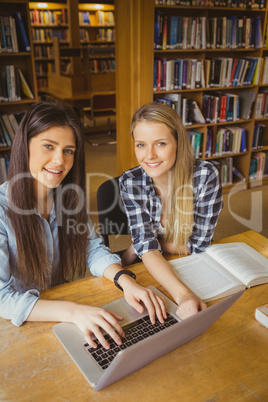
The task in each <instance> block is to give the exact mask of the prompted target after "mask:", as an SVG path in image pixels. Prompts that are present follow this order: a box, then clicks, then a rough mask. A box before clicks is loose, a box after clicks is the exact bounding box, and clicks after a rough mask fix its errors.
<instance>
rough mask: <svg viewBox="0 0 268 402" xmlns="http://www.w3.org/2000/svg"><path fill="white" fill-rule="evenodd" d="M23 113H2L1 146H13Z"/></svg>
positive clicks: (0, 119) (0, 118)
mask: <svg viewBox="0 0 268 402" xmlns="http://www.w3.org/2000/svg"><path fill="white" fill-rule="evenodd" d="M22 115H23V113H22V114H13V113H10V114H3V115H0V148H6V147H11V146H12V142H13V139H14V136H15V134H16V132H17V130H18V125H19V123H20V121H21V118H22Z"/></svg>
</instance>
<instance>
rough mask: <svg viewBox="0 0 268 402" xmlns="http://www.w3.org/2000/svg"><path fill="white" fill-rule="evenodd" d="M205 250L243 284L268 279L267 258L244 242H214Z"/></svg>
mask: <svg viewBox="0 0 268 402" xmlns="http://www.w3.org/2000/svg"><path fill="white" fill-rule="evenodd" d="M206 252H207V253H208V254H209V255H211V256H213V258H215V259H216V260H217V261H218V262H219V263H220V264H222V265H223V266H224V267H225V268H226V269H228V271H230V272H231V273H232V274H233V275H235V276H236V277H237V278H238V279H239V280H240V281H242V282H243V283H244V284H245V285H249V284H252V283H251V282H253V283H254V284H260V283H264V282H267V281H268V259H267V258H265V257H264V256H263V255H261V254H260V253H258V252H257V251H256V250H254V249H253V248H252V247H250V246H248V245H247V244H246V243H226V244H215V245H212V246H210V247H209V248H208V249H207V251H206Z"/></svg>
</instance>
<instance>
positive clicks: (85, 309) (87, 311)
mask: <svg viewBox="0 0 268 402" xmlns="http://www.w3.org/2000/svg"><path fill="white" fill-rule="evenodd" d="M72 315H73V319H72V322H73V323H74V324H76V325H77V326H78V328H79V329H80V330H81V331H82V332H83V334H84V337H85V340H86V341H87V342H88V344H89V346H91V347H93V348H96V347H97V344H96V342H95V341H94V340H93V338H92V337H93V336H94V335H95V337H96V338H97V339H98V340H99V342H100V343H101V344H102V346H104V347H105V349H109V348H110V345H109V342H108V341H107V340H106V339H105V338H104V335H103V333H102V331H101V330H102V329H103V330H104V331H105V332H107V334H108V335H110V336H111V338H113V339H114V341H115V342H116V343H117V344H118V345H121V344H122V338H124V337H125V333H124V331H123V329H122V327H121V326H120V324H119V321H122V320H123V319H124V317H121V316H120V315H118V314H116V313H113V312H109V311H107V310H104V309H103V308H100V307H92V306H88V305H84V304H77V303H74V309H73V314H72Z"/></svg>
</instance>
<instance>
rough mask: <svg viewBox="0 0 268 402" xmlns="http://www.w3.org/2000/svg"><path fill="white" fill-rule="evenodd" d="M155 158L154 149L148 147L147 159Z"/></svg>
mask: <svg viewBox="0 0 268 402" xmlns="http://www.w3.org/2000/svg"><path fill="white" fill-rule="evenodd" d="M154 157H155V149H154V147H148V151H147V158H150V159H153V158H154Z"/></svg>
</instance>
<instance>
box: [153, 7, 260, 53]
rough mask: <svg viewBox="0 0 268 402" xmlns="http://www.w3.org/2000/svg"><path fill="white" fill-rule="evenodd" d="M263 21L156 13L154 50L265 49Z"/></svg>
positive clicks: (237, 17) (233, 16)
mask: <svg viewBox="0 0 268 402" xmlns="http://www.w3.org/2000/svg"><path fill="white" fill-rule="evenodd" d="M262 47H263V40H262V26H261V17H260V16H257V17H246V16H243V17H242V16H237V15H232V16H223V17H213V18H207V17H183V16H170V15H165V14H163V13H162V12H161V11H159V10H157V11H156V13H155V27H154V48H155V49H156V50H158V49H161V50H166V49H209V48H211V49H217V48H218V49H228V48H230V49H249V48H262Z"/></svg>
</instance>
